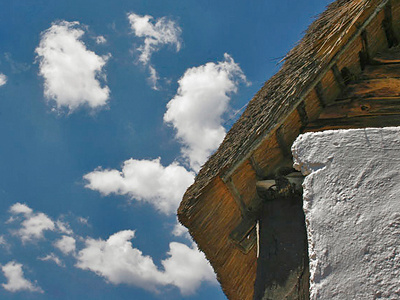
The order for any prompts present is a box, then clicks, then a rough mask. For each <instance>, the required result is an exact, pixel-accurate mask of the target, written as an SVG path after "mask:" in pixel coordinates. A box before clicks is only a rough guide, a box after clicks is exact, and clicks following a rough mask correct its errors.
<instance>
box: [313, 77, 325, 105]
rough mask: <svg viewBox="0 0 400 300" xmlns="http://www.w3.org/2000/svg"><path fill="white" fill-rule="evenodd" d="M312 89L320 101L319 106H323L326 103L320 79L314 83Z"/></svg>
mask: <svg viewBox="0 0 400 300" xmlns="http://www.w3.org/2000/svg"><path fill="white" fill-rule="evenodd" d="M314 89H315V93H316V94H317V97H318V100H319V102H320V103H321V106H322V107H325V106H326V104H327V100H326V98H325V95H324V88H323V87H322V83H321V81H320V82H318V83H317V84H316V85H315V87H314Z"/></svg>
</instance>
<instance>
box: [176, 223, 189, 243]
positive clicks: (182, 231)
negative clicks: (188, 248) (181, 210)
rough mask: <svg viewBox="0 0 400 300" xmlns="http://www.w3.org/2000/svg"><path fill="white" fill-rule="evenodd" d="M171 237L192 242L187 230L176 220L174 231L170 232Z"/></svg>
mask: <svg viewBox="0 0 400 300" xmlns="http://www.w3.org/2000/svg"><path fill="white" fill-rule="evenodd" d="M172 235H173V236H180V237H184V238H186V239H188V240H189V241H192V237H191V236H190V233H189V231H188V229H187V228H186V227H185V226H183V225H182V224H181V223H179V221H178V220H177V222H176V224H175V226H174V229H173V230H172Z"/></svg>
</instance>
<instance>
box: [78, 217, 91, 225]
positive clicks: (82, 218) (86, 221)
mask: <svg viewBox="0 0 400 300" xmlns="http://www.w3.org/2000/svg"><path fill="white" fill-rule="evenodd" d="M78 222H79V223H81V224H83V225H86V226H89V217H88V218H84V217H78Z"/></svg>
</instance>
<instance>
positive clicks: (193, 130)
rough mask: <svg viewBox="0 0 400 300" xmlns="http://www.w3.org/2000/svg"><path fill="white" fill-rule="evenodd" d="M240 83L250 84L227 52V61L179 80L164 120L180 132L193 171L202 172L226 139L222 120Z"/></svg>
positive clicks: (194, 71) (189, 70) (189, 72)
mask: <svg viewBox="0 0 400 300" xmlns="http://www.w3.org/2000/svg"><path fill="white" fill-rule="evenodd" d="M240 81H244V82H247V81H246V77H245V75H244V74H243V72H242V70H241V69H240V67H239V65H238V64H237V63H235V61H234V60H233V58H232V57H231V56H230V55H228V54H226V53H225V54H224V61H222V62H218V63H212V62H209V63H207V64H205V65H202V66H199V67H193V68H191V69H188V70H186V72H185V74H184V75H183V76H182V77H181V78H180V79H179V81H178V83H179V88H178V91H177V94H176V95H175V97H174V98H173V99H172V100H171V101H169V103H168V104H167V111H166V113H165V115H164V121H165V122H166V123H169V124H172V126H173V127H174V128H175V129H176V137H177V138H178V139H179V140H180V142H181V143H182V144H183V148H182V154H183V156H184V157H185V158H187V159H188V160H189V163H190V166H191V168H192V169H193V170H195V171H198V170H199V169H200V167H201V165H202V164H203V163H204V162H205V161H206V160H207V158H208V156H209V155H210V154H211V153H212V152H213V151H214V150H216V149H217V148H218V146H219V144H220V143H221V141H222V140H223V138H224V136H225V133H226V132H225V128H224V127H223V126H222V122H223V120H222V117H223V114H224V113H226V112H227V110H228V104H229V100H230V94H232V93H235V92H236V91H237V86H238V84H239V82H240Z"/></svg>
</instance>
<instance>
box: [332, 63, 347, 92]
mask: <svg viewBox="0 0 400 300" xmlns="http://www.w3.org/2000/svg"><path fill="white" fill-rule="evenodd" d="M331 69H332V73H333V76H335V80H336V82H337V83H338V85H339V87H340V88H341V89H344V88H345V87H346V83H345V82H344V79H343V76H342V73H341V72H340V71H339V69H338V67H337V65H336V64H334V65H333V66H332V68H331Z"/></svg>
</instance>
